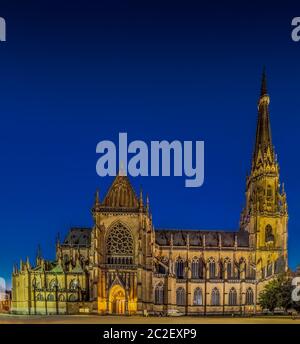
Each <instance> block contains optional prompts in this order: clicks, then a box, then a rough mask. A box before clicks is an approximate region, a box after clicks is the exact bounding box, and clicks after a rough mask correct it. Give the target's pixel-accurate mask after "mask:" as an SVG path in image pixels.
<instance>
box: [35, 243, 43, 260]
mask: <svg viewBox="0 0 300 344" xmlns="http://www.w3.org/2000/svg"><path fill="white" fill-rule="evenodd" d="M36 257H37V258H42V249H41V245H40V244H38V247H37V252H36Z"/></svg>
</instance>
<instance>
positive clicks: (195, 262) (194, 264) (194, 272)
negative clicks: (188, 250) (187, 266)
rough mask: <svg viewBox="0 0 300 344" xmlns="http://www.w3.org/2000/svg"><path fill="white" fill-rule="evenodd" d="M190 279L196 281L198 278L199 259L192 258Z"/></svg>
mask: <svg viewBox="0 0 300 344" xmlns="http://www.w3.org/2000/svg"><path fill="white" fill-rule="evenodd" d="M192 278H195V279H198V278H200V276H199V259H197V258H194V259H193V260H192Z"/></svg>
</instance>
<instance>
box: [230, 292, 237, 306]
mask: <svg viewBox="0 0 300 344" xmlns="http://www.w3.org/2000/svg"><path fill="white" fill-rule="evenodd" d="M228 298H229V300H228V303H229V306H236V305H237V292H236V290H235V288H231V289H230V291H229V296H228Z"/></svg>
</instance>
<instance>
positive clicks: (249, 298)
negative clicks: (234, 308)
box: [246, 288, 254, 305]
mask: <svg viewBox="0 0 300 344" xmlns="http://www.w3.org/2000/svg"><path fill="white" fill-rule="evenodd" d="M253 304H254V294H253V290H252V288H248V289H247V291H246V305H253Z"/></svg>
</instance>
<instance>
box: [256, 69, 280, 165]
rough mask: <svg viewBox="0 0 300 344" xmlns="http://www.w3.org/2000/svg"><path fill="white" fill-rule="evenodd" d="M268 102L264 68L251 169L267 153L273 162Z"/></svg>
mask: <svg viewBox="0 0 300 344" xmlns="http://www.w3.org/2000/svg"><path fill="white" fill-rule="evenodd" d="M269 103H270V97H269V95H268V93H267V77H266V71H265V68H264V70H263V73H262V80H261V91H260V97H259V100H258V120H257V128H256V140H255V147H254V153H253V163H252V168H253V169H254V168H255V167H257V164H259V161H260V159H261V160H264V158H265V157H266V154H268V158H269V162H274V160H275V159H274V151H273V144H272V135H271V125H270V113H269Z"/></svg>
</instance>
